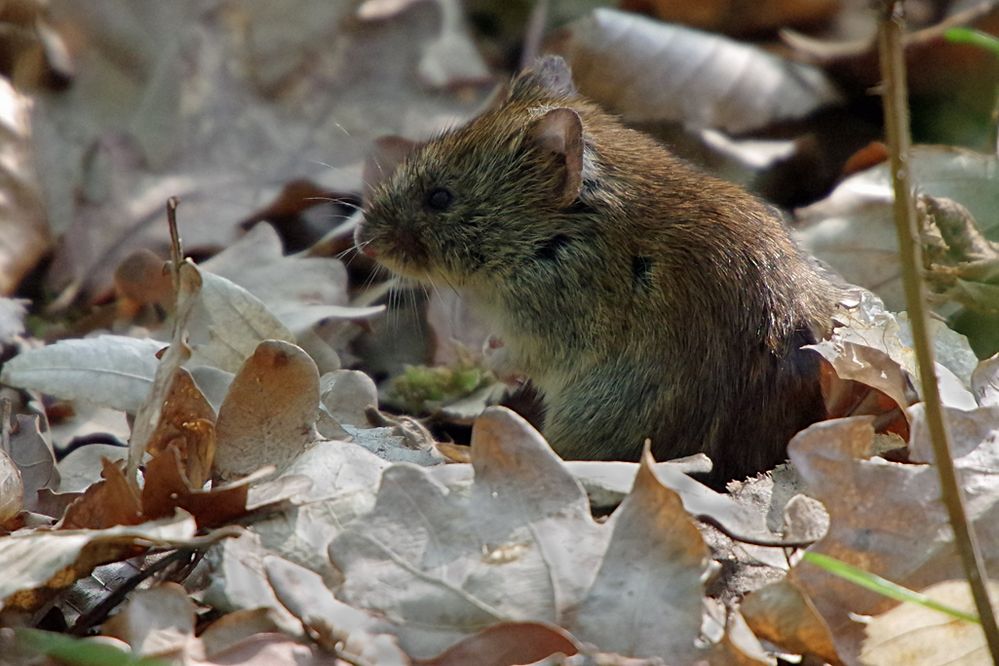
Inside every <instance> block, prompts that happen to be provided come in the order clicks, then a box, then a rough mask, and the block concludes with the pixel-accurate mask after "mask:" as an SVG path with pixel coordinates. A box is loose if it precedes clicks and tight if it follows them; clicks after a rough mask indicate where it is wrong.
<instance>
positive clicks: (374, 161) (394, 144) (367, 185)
mask: <svg viewBox="0 0 999 666" xmlns="http://www.w3.org/2000/svg"><path fill="white" fill-rule="evenodd" d="M419 146H420V144H419V143H417V142H416V141H410V140H409V139H404V138H403V137H401V136H394V135H393V136H383V137H379V138H377V139H375V145H374V146H373V147H372V148H371V151H370V152H369V153H368V156H367V158H366V159H365V160H364V171H363V173H362V179H363V182H364V202H365V203H367V202H368V201H369V200H370V199H371V192H372V190H374V189H375V188H376V187H377V186H378V185H380V184H381V183H382V182H384V181H386V180H388V178H389V176H391V175H392V174H393V173H395V170H396V169H397V168H398V167H399V165H400V164H401V163H402V160H403V159H404V158H405V157H406V155H408V154H410V153H411V152H413V151H414V150H416V149H417V148H418V147H419Z"/></svg>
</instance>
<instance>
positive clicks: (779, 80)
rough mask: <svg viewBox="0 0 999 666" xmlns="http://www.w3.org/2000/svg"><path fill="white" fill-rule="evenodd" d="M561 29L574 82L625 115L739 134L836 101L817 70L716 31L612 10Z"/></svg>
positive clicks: (628, 118) (634, 119) (837, 96)
mask: <svg viewBox="0 0 999 666" xmlns="http://www.w3.org/2000/svg"><path fill="white" fill-rule="evenodd" d="M567 31H568V34H567V36H566V37H565V39H564V43H562V44H560V45H559V47H558V50H559V51H560V52H561V53H563V54H564V55H565V56H566V59H567V60H568V61H569V63H570V64H571V65H572V69H573V75H574V76H573V78H574V79H575V81H576V83H577V84H578V86H579V89H580V90H581V91H582V92H583V93H584V94H585V95H587V96H588V97H591V98H593V99H594V100H596V101H597V102H599V103H600V104H601V105H602V106H604V107H605V108H607V109H608V110H609V111H612V112H614V113H618V114H620V115H621V116H622V117H623V118H624V119H625V120H626V121H631V122H674V123H680V124H683V125H685V126H689V127H697V128H703V127H712V128H717V129H721V130H725V131H727V132H729V133H738V132H746V131H750V130H753V129H759V128H762V127H766V126H767V125H771V124H774V123H777V122H779V121H782V120H793V119H799V118H802V117H804V116H807V115H808V114H810V113H813V112H815V111H817V110H818V109H820V108H823V107H827V106H830V105H835V104H839V103H840V102H841V96H840V93H839V92H838V91H837V89H836V87H835V86H834V85H833V84H832V82H831V81H830V80H829V79H828V78H827V77H826V75H825V74H824V73H823V72H822V71H821V70H819V69H817V68H814V67H812V66H809V65H802V64H799V63H794V62H790V61H786V60H782V59H780V58H778V57H777V56H774V55H772V54H770V53H767V52H765V51H763V50H761V49H758V48H756V47H754V46H750V45H747V44H741V43H738V42H735V41H732V40H730V39H727V38H725V37H721V36H718V35H712V34H709V33H704V32H699V31H696V30H692V29H690V28H684V27H682V26H676V25H668V24H665V23H659V22H658V21H653V20H651V19H648V18H645V17H642V16H636V15H634V14H627V13H624V12H620V11H617V10H613V9H597V10H595V11H594V12H593V13H592V14H590V16H588V17H587V18H585V19H581V20H580V21H578V22H576V23H573V24H572V25H570V26H569V28H568V29H567Z"/></svg>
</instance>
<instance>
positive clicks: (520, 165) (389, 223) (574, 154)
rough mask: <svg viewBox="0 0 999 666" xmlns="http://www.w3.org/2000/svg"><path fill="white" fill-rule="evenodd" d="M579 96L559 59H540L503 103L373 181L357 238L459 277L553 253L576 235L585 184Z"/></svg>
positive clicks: (403, 261) (430, 272)
mask: <svg viewBox="0 0 999 666" xmlns="http://www.w3.org/2000/svg"><path fill="white" fill-rule="evenodd" d="M575 103H577V99H576V93H575V90H574V88H573V87H572V81H571V75H570V73H569V70H568V67H567V66H566V65H565V63H564V62H563V61H562V59H561V58H557V57H550V58H545V59H543V60H541V61H539V62H538V64H537V65H536V66H535V67H534V68H533V69H532V70H530V71H528V72H525V73H524V74H521V75H520V76H519V77H517V78H516V79H515V80H514V82H513V84H512V86H511V92H510V93H509V96H508V97H507V98H506V99H505V100H504V101H503V102H502V103H500V104H499V105H498V106H494V107H493V108H492V109H490V110H488V111H486V112H485V113H483V114H482V115H481V116H479V117H478V118H476V119H475V120H473V121H472V122H471V123H469V124H468V125H466V126H465V127H462V128H459V129H456V130H452V131H450V132H447V133H445V134H443V135H441V136H439V137H438V138H435V139H433V140H431V141H429V142H427V143H425V144H422V145H420V146H418V147H417V148H415V149H414V150H412V151H411V152H409V154H407V155H406V156H405V157H403V158H402V160H401V162H400V163H399V164H398V165H397V166H395V168H394V170H392V171H391V173H390V174H388V175H387V176H386V177H384V178H383V180H381V182H380V183H379V184H377V185H376V186H374V187H373V188H372V190H371V191H370V193H369V196H368V200H367V201H366V203H365V207H364V218H365V219H364V222H363V223H362V224H361V225H360V226H359V227H358V229H357V232H356V233H355V241H356V244H357V246H358V248H359V249H360V250H361V251H362V252H364V253H365V254H367V255H369V256H372V257H374V258H376V259H377V260H378V261H379V262H381V263H383V264H384V265H386V266H387V267H389V268H390V269H392V270H393V271H395V272H397V273H400V274H402V275H405V276H408V277H415V278H417V279H423V280H434V279H435V278H443V279H444V280H446V281H447V282H449V283H451V284H453V285H456V286H458V285H469V284H480V285H489V284H490V282H491V281H492V280H496V279H499V278H500V277H501V276H502V275H504V274H506V273H508V272H510V271H516V270H518V269H519V268H521V267H522V266H523V264H524V262H527V261H543V260H545V259H549V260H550V259H551V258H552V256H553V254H554V253H557V252H559V251H560V250H562V248H563V246H564V245H565V244H566V243H570V242H572V235H573V229H572V228H571V227H572V222H573V220H572V214H571V211H572V210H573V208H574V205H575V204H577V203H578V198H579V195H580V189H581V186H582V171H583V128H582V122H581V120H580V117H579V115H578V113H577V112H576V111H575V110H573V108H572V105H573V104H575ZM580 103H581V102H580ZM380 167H381V169H382V170H383V171H387V170H388V167H387V165H384V164H382V165H380ZM575 208H577V209H578V208H579V207H578V206H575Z"/></svg>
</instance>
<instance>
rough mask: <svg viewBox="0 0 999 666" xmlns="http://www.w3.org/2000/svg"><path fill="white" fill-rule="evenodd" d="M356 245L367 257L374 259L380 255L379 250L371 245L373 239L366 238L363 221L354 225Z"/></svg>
mask: <svg viewBox="0 0 999 666" xmlns="http://www.w3.org/2000/svg"><path fill="white" fill-rule="evenodd" d="M354 247H355V248H356V249H357V251H358V252H360V253H361V254H363V255H364V256H366V257H371V258H372V259H374V258H375V257H377V256H378V251H377V250H376V249H375V248H374V247H373V246H372V245H371V240H370V239H365V238H364V223H363V222H361V223H359V224H358V225H357V226H356V227H354Z"/></svg>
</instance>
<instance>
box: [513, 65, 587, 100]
mask: <svg viewBox="0 0 999 666" xmlns="http://www.w3.org/2000/svg"><path fill="white" fill-rule="evenodd" d="M538 89H540V90H542V91H544V92H546V93H547V94H549V95H551V96H553V97H574V96H575V95H576V86H574V85H573V84H572V72H571V71H570V70H569V65H567V64H566V63H565V60H563V59H562V56H557V55H547V56H544V57H542V58H538V59H537V60H535V61H534V65H532V66H531V67H530V68H529V69H525V70H524V71H523V72H521V73H520V74H518V75H517V77H516V78H515V79H514V80H513V84H512V85H511V88H510V98H511V99H518V98H524V97H526V96H527V94H528V93H529V92H530V91H535V92H536V91H537V90H538Z"/></svg>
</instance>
